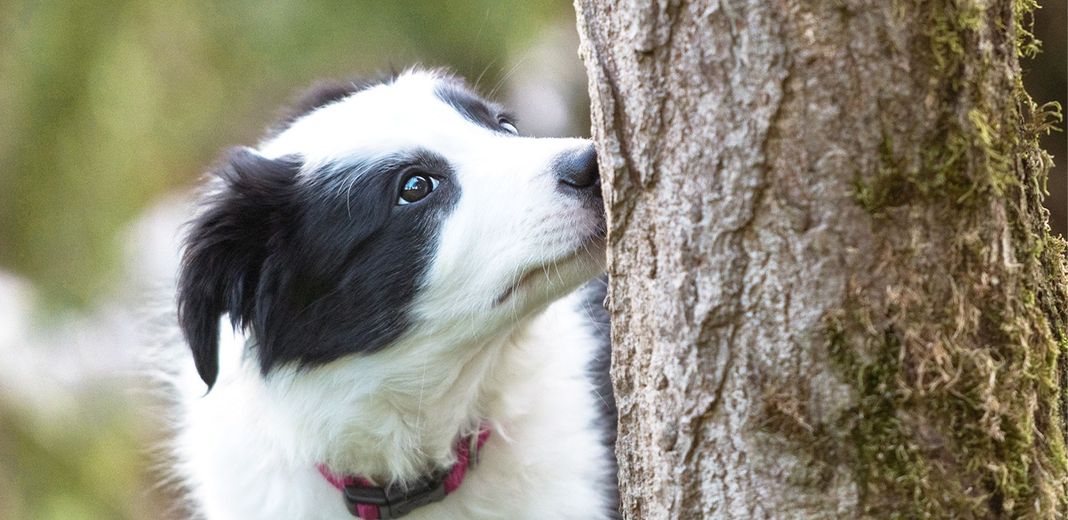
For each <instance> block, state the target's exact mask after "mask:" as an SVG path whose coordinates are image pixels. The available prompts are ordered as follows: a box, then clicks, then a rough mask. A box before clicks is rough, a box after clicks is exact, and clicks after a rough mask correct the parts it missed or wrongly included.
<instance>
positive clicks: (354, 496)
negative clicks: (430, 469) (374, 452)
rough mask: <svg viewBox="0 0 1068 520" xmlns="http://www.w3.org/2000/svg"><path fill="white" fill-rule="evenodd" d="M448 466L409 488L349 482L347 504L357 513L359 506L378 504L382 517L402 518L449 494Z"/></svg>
mask: <svg viewBox="0 0 1068 520" xmlns="http://www.w3.org/2000/svg"><path fill="white" fill-rule="evenodd" d="M448 475H449V471H448V470H439V471H437V472H436V473H434V474H432V475H430V476H428V477H423V478H422V479H419V480H417V481H416V482H414V483H412V484H411V485H409V486H407V488H405V487H404V486H390V487H389V488H380V487H366V486H360V485H357V484H350V485H348V486H345V492H344V495H345V507H346V508H348V510H349V513H352V515H353V516H357V517H358V516H359V514H358V509H357V506H360V505H363V506H377V507H378V518H380V519H381V520H388V519H391V518H400V517H402V516H404V515H406V514H408V513H411V512H412V511H415V510H416V509H418V508H420V507H423V506H425V505H427V504H432V503H434V502H438V501H440V500H442V499H443V498H445V477H447V476H448Z"/></svg>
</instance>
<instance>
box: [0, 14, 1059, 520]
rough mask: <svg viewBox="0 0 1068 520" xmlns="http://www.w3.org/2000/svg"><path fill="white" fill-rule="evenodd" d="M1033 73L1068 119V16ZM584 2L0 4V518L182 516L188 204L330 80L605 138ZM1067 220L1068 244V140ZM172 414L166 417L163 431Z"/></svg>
mask: <svg viewBox="0 0 1068 520" xmlns="http://www.w3.org/2000/svg"><path fill="white" fill-rule="evenodd" d="M1047 3H1048V4H1049V5H1046V6H1045V7H1044V8H1043V9H1042V10H1041V11H1039V12H1038V13H1037V15H1036V31H1037V32H1038V36H1039V38H1041V39H1043V40H1044V41H1045V49H1046V51H1045V52H1044V53H1043V54H1042V55H1040V57H1039V58H1038V59H1037V60H1032V61H1029V62H1027V63H1025V69H1026V70H1027V75H1026V80H1027V83H1028V86H1029V89H1030V91H1031V93H1032V95H1033V96H1034V97H1035V99H1036V100H1037V101H1039V102H1044V101H1050V100H1059V101H1061V103H1062V104H1063V103H1064V102H1065V91H1066V89H1068V87H1066V85H1065V63H1066V61H1068V58H1066V53H1065V33H1066V31H1068V24H1066V22H1065V4H1064V2H1063V1H1061V2H1047ZM576 48H577V37H576V36H575V29H574V13H573V11H572V7H571V4H570V2H568V1H564V0H557V1H533V0H519V1H503V0H466V1H455V0H453V1H449V2H443V1H395V2H387V1H359V2H357V1H351V0H346V1H341V0H333V1H330V0H315V1H307V0H305V1H295V0H278V1H273V2H253V1H250V0H230V1H227V2H206V1H199V2H198V1H189V2H166V1H161V0H142V1H136V2H134V1H124V0H107V1H91V0H66V1H54V2H35V1H27V0H15V1H10V0H7V1H5V0H0V519H23V518H33V519H37V518H41V519H83V518H84V519H96V518H102V519H104V518H106V519H114V518H168V517H170V518H181V517H183V514H182V511H181V510H180V509H177V508H176V506H175V501H174V499H173V498H174V497H172V496H171V495H170V493H171V492H170V491H168V490H167V489H166V488H159V487H156V486H154V485H153V484H152V482H154V481H155V480H156V478H157V477H158V475H157V474H154V473H153V469H152V468H151V467H150V465H149V463H150V461H151V460H153V459H152V457H151V454H150V453H149V452H148V451H147V449H146V448H144V446H149V445H152V444H153V443H155V442H157V441H158V439H159V438H160V437H161V435H162V433H161V431H162V428H163V425H162V424H161V423H160V422H159V421H158V420H153V419H151V418H150V417H151V416H152V415H153V414H151V413H150V412H149V411H148V410H147V409H146V404H147V403H150V402H152V399H151V396H149V395H147V394H148V393H149V391H148V389H147V388H145V385H144V383H143V381H144V377H142V375H141V374H139V373H138V366H140V365H138V363H137V362H136V361H135V359H136V355H135V353H134V352H135V351H137V350H138V349H140V348H141V347H142V343H143V339H142V338H141V337H139V336H138V330H135V329H136V327H135V326H134V325H133V324H135V323H137V322H139V321H142V320H141V317H142V316H143V315H144V311H145V309H144V306H145V303H144V302H145V299H144V296H143V294H142V293H146V292H149V293H150V292H151V290H152V287H153V284H154V283H156V282H158V281H159V280H158V279H165V278H166V276H167V274H168V273H169V272H170V271H172V270H173V265H174V258H173V252H172V251H171V249H172V247H173V240H174V237H175V232H174V229H175V225H176V223H177V222H180V220H181V219H182V218H183V216H184V215H185V206H184V200H185V199H183V195H182V194H183V193H188V190H189V188H190V187H191V186H193V185H194V184H195V182H196V179H197V178H198V177H199V176H200V174H201V171H202V169H203V168H204V167H205V165H207V164H209V163H210V162H211V161H212V160H213V159H214V158H215V156H216V155H217V154H218V153H219V151H220V150H222V149H224V148H225V147H227V146H230V145H234V144H240V143H245V144H250V143H254V142H255V141H256V139H257V138H258V136H259V135H260V134H261V132H262V130H263V129H264V128H265V127H266V126H267V125H268V124H270V123H271V121H272V120H274V119H275V117H276V116H277V115H278V109H279V107H282V106H283V105H284V104H285V102H286V101H287V100H288V99H290V98H291V97H292V96H293V95H294V94H295V93H297V92H298V91H299V90H300V89H301V88H302V87H304V86H306V85H308V84H310V83H311V82H312V81H313V80H314V79H316V78H346V77H350V76H352V75H359V74H373V73H375V72H377V71H383V70H389V69H391V68H397V69H403V68H406V67H408V66H409V65H412V64H416V63H420V64H425V65H445V66H448V67H450V68H452V69H453V70H455V71H456V72H458V73H460V74H461V75H463V76H466V77H467V78H469V79H471V80H472V81H473V80H474V79H475V78H480V80H479V83H480V84H481V87H482V88H481V90H483V91H484V92H486V91H495V97H497V98H498V99H500V100H502V101H504V102H506V103H507V104H511V105H512V106H513V107H514V108H515V109H516V111H517V112H518V113H519V116H520V120H521V125H520V126H521V127H522V129H523V130H524V131H528V132H531V133H534V134H538V135H546V134H572V135H575V134H585V133H587V129H588V114H587V111H588V105H587V104H588V100H587V99H586V94H585V88H586V85H585V77H584V75H583V71H582V66H581V63H580V61H579V59H578V57H577V55H576ZM1045 143H1046V146H1047V149H1049V150H1050V151H1051V152H1052V153H1053V154H1054V156H1055V160H1056V161H1057V163H1058V165H1057V169H1056V170H1055V171H1054V173H1053V175H1052V176H1051V179H1050V183H1049V187H1050V191H1051V194H1052V197H1051V199H1050V209H1051V211H1052V224H1053V225H1054V228H1055V229H1056V230H1058V231H1059V232H1060V233H1062V234H1063V233H1065V227H1066V220H1068V215H1066V213H1065V197H1066V192H1068V185H1066V184H1065V179H1066V175H1065V169H1064V163H1065V162H1066V161H1065V157H1066V150H1065V135H1064V134H1063V133H1059V134H1053V135H1052V136H1050V137H1048V138H1047V140H1046V141H1045ZM157 415H158V414H157Z"/></svg>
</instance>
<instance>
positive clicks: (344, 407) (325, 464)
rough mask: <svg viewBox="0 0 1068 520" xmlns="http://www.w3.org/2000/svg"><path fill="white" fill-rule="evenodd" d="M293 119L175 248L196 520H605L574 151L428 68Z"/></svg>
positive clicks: (598, 331) (597, 196) (584, 148)
mask: <svg viewBox="0 0 1068 520" xmlns="http://www.w3.org/2000/svg"><path fill="white" fill-rule="evenodd" d="M303 105H304V106H303V108H302V112H301V113H299V114H298V115H297V116H295V117H291V118H289V119H288V120H287V122H286V123H285V125H283V127H282V128H279V129H277V130H276V131H275V132H274V133H273V134H272V135H270V136H269V137H268V138H266V140H264V141H263V142H261V143H260V144H259V145H258V146H257V147H255V148H236V149H233V150H231V151H230V152H228V154H227V155H226V157H225V158H224V160H222V161H221V163H220V164H219V165H218V166H217V167H216V168H215V170H214V172H213V174H212V177H213V178H212V180H211V181H209V183H208V186H207V190H206V191H207V193H206V195H205V196H204V197H203V198H202V200H201V203H200V207H199V212H198V214H197V215H196V216H195V217H194V219H193V220H192V222H191V223H190V225H189V231H188V235H187V236H186V239H185V246H184V252H183V260H182V266H181V272H180V273H179V279H178V295H177V302H178V317H179V323H180V326H181V329H182V332H183V333H184V336H185V340H186V342H187V343H188V346H189V348H190V349H191V351H192V362H184V365H186V368H182V369H179V370H178V371H179V373H178V374H177V375H176V377H175V379H174V384H176V385H177V386H179V392H178V394H179V400H180V407H179V414H178V416H179V419H178V420H179V426H178V431H177V433H176V436H175V439H174V445H173V454H174V456H175V458H176V459H177V460H176V463H175V470H176V474H177V475H176V476H177V478H178V479H180V481H181V482H182V483H183V486H184V488H185V489H186V490H187V492H188V497H189V502H190V503H191V507H192V508H193V509H194V510H195V512H196V514H197V515H198V516H199V517H204V518H208V519H212V520H214V519H235V520H249V519H285V520H297V519H315V520H320V519H338V520H341V519H351V518H353V517H354V516H357V517H360V518H365V519H371V518H397V517H400V516H404V515H407V516H408V518H412V519H424V518H425V519H479V518H499V519H564V518H575V519H580V518H581V519H595V518H610V517H613V516H614V514H615V512H614V508H615V493H616V491H615V463H614V457H613V454H612V450H611V446H610V443H611V441H612V440H613V439H614V435H615V434H614V429H615V428H614V427H615V421H614V409H613V408H612V402H611V387H610V386H607V385H606V384H605V383H604V382H605V381H606V380H607V374H606V372H607V366H608V365H607V359H608V358H607V356H608V353H607V350H606V339H605V336H604V333H605V324H606V322H605V321H604V318H603V316H604V315H603V308H601V307H600V304H601V302H600V301H596V305H590V304H589V303H588V302H589V301H590V298H589V297H588V295H587V294H584V292H583V291H581V290H577V289H578V288H579V287H580V286H581V285H583V284H584V283H586V282H587V281H589V280H591V279H592V278H594V277H596V276H597V275H598V274H599V273H600V272H602V270H603V269H604V236H605V220H604V213H603V207H602V199H601V193H600V187H599V177H598V173H597V160H596V154H595V152H594V148H593V145H592V144H591V143H590V142H589V141H588V140H583V139H534V138H529V137H524V136H521V135H520V134H519V131H518V130H517V128H516V126H515V124H514V123H513V122H512V121H511V118H510V116H508V115H507V113H505V112H502V110H501V108H500V107H499V106H498V105H496V104H493V103H490V102H487V101H485V100H483V99H482V98H480V97H478V96H477V95H475V94H474V93H472V92H471V91H470V90H469V89H468V88H467V87H465V86H464V84H463V83H462V82H461V81H460V80H459V79H456V78H454V77H452V76H450V75H448V74H446V73H443V72H438V71H410V72H406V73H403V74H401V75H399V76H397V77H394V78H391V79H389V80H387V81H385V82H381V83H377V84H370V85H362V86H355V85H342V86H333V87H327V88H325V89H324V88H321V89H320V90H318V91H317V92H315V93H314V94H312V96H311V98H309V101H307V102H305V103H303ZM594 283H597V282H596V281H595V282H594ZM602 285H603V283H602ZM600 297H602V298H603V291H602V292H601V294H600ZM596 298H597V297H594V299H595V300H596ZM205 383H206V384H207V392H206V393H205V387H204V384H205Z"/></svg>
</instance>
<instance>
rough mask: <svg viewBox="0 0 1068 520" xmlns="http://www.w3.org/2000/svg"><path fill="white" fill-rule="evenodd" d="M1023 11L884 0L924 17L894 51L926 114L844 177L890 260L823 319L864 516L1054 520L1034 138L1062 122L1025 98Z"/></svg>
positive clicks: (1058, 409) (1059, 343) (1043, 247)
mask: <svg viewBox="0 0 1068 520" xmlns="http://www.w3.org/2000/svg"><path fill="white" fill-rule="evenodd" d="M1036 7H1037V5H1036V4H1035V3H1034V2H1033V1H1029V0H1026V1H1017V2H1012V3H1008V2H1006V3H1000V4H997V5H987V4H982V3H980V2H969V1H966V0H952V1H951V0H945V1H919V0H915V1H906V0H901V1H900V2H899V3H898V11H899V12H901V13H902V14H903V15H904V14H905V13H908V18H909V19H910V20H913V19H914V18H913V16H915V14H916V13H922V16H923V17H924V19H925V22H926V23H925V24H924V25H923V27H925V29H923V30H922V31H921V32H919V33H918V34H916V36H915V38H914V41H913V42H912V44H911V45H910V47H909V49H908V52H909V53H910V60H911V61H912V63H914V64H917V65H919V68H920V69H921V70H922V74H921V73H918V74H917V75H916V76H917V79H915V81H918V82H919V83H918V85H919V86H920V87H921V88H922V89H923V90H926V92H927V96H926V97H925V98H924V100H923V102H924V103H925V105H924V106H925V109H924V110H916V111H913V112H910V113H911V114H922V117H924V118H926V120H923V121H902V120H900V119H896V120H895V119H888V120H887V121H882V122H880V123H879V124H881V125H882V128H884V129H886V130H885V131H884V132H883V138H882V142H881V143H880V144H879V162H878V167H877V168H876V169H875V170H874V171H871V172H861V173H860V174H858V176H857V179H856V182H855V190H856V191H855V199H856V201H857V203H858V204H859V205H860V206H861V207H862V208H864V209H865V210H867V211H868V212H869V213H870V214H871V215H872V216H873V220H874V226H875V227H877V229H878V238H879V240H881V241H882V242H881V243H880V244H879V246H878V248H879V250H877V251H874V252H873V255H874V256H876V257H878V258H886V259H893V261H892V262H888V263H886V267H884V268H883V269H884V270H885V272H884V273H883V277H884V278H885V281H886V282H885V284H884V285H879V284H877V283H876V284H873V285H871V286H867V287H853V288H851V289H850V290H851V293H850V294H851V296H850V300H849V301H847V302H846V305H845V308H847V309H850V310H849V311H848V312H842V313H840V314H838V315H835V316H830V317H828V325H827V348H828V353H829V357H830V359H831V361H832V363H833V365H834V367H835V369H836V371H837V372H838V374H839V376H840V377H841V379H842V380H843V381H844V382H845V383H846V384H848V385H849V387H850V388H851V390H852V392H853V397H854V404H853V406H852V407H850V408H848V409H847V410H845V411H844V412H843V413H842V414H841V417H840V418H839V419H838V423H839V425H840V426H841V427H843V428H844V429H845V431H847V432H849V435H850V439H851V442H850V445H851V449H850V450H847V451H846V452H845V453H844V454H843V455H842V459H843V460H844V462H845V464H846V465H847V466H849V467H850V468H851V470H852V473H853V475H854V478H855V480H856V482H857V484H858V486H859V489H860V491H861V504H862V507H863V509H864V512H865V514H867V515H871V516H877V517H899V518H945V517H964V518H969V517H981V518H987V517H1034V518H1053V517H1059V516H1061V515H1065V514H1068V498H1066V497H1068V484H1066V482H1068V460H1066V458H1065V451H1066V450H1065V442H1066V441H1065V430H1064V424H1063V423H1064V420H1065V415H1066V414H1068V399H1066V397H1065V396H1064V395H1062V392H1061V388H1063V387H1064V385H1065V384H1066V383H1068V362H1066V361H1065V356H1066V354H1068V352H1066V351H1068V344H1066V343H1065V332H1064V331H1065V329H1066V327H1068V280H1066V278H1065V273H1064V243H1063V241H1062V240H1060V239H1059V238H1056V237H1052V236H1050V235H1049V232H1048V228H1047V227H1046V225H1045V218H1046V217H1045V213H1044V210H1043V209H1042V208H1041V198H1042V196H1043V194H1044V193H1045V179H1046V174H1047V172H1048V169H1049V166H1050V164H1051V162H1050V160H1049V156H1048V155H1047V154H1045V152H1043V151H1042V150H1041V149H1039V147H1038V140H1037V136H1038V135H1039V134H1040V133H1042V132H1049V131H1051V130H1052V129H1053V128H1054V127H1055V125H1056V124H1058V123H1059V122H1060V121H1061V120H1062V116H1061V113H1060V107H1059V105H1056V104H1046V105H1037V104H1035V103H1034V102H1033V101H1032V100H1031V98H1030V97H1029V96H1028V95H1027V93H1026V92H1025V91H1024V89H1023V86H1022V83H1021V81H1020V77H1019V69H1018V67H1017V66H1016V64H1015V62H1014V61H1013V60H1015V57H1016V56H1031V55H1033V54H1034V53H1035V52H1037V50H1038V42H1037V41H1036V40H1034V38H1033V36H1032V35H1031V33H1030V30H1029V26H1030V16H1031V12H1032V10H1033V9H1035V8H1036ZM1004 34H1009V35H1012V36H1014V39H1005V38H1004V37H1003V35H1004ZM999 37H1000V38H1001V40H1004V41H1001V40H999ZM999 45H1000V47H999ZM1006 49H1007V52H1006ZM1006 55H1009V56H1012V58H1011V59H1010V60H1008V62H1007V61H1006V59H1005V56H1006ZM906 101H907V100H903V101H902V102H906ZM917 102H919V101H917ZM932 108H933V110H931V109H932ZM887 117H888V118H893V117H901V116H900V114H894V113H890V115H888V116H887ZM909 125H912V126H909ZM903 127H908V128H913V129H914V132H915V135H913V136H905V137H902V136H901V131H900V129H901V128H903ZM891 129H898V130H897V132H896V133H895V132H894V131H891ZM892 136H898V137H897V138H896V139H895V138H894V137H892Z"/></svg>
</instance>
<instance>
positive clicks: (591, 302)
mask: <svg viewBox="0 0 1068 520" xmlns="http://www.w3.org/2000/svg"><path fill="white" fill-rule="evenodd" d="M582 290H583V296H584V298H583V299H582V303H581V305H582V310H583V312H584V314H585V315H586V317H587V318H588V319H589V323H590V325H591V326H592V327H593V329H594V332H595V333H596V336H597V338H598V339H599V340H600V343H599V345H598V348H597V355H595V356H594V357H593V360H592V361H591V362H590V373H591V374H592V375H593V383H594V387H593V391H594V397H595V398H596V399H597V403H598V404H600V406H601V409H600V412H601V417H600V420H601V425H600V429H601V431H602V432H603V434H604V437H603V438H602V440H603V442H604V444H605V446H607V447H608V450H609V453H612V454H615V452H616V422H617V420H618V416H619V412H618V411H617V410H616V397H615V391H614V390H613V388H612V375H611V368H612V317H611V316H610V315H609V313H608V309H606V308H605V304H606V303H607V297H608V276H607V275H602V276H599V277H597V278H596V279H594V280H592V281H590V282H589V283H588V284H586V286H585V287H583V288H582ZM610 464H611V465H612V486H611V490H612V495H611V497H609V498H610V507H611V509H612V511H613V515H614V516H613V518H620V516H619V492H618V489H619V483H618V480H617V476H616V460H615V457H612V459H611V461H610Z"/></svg>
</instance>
